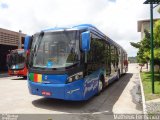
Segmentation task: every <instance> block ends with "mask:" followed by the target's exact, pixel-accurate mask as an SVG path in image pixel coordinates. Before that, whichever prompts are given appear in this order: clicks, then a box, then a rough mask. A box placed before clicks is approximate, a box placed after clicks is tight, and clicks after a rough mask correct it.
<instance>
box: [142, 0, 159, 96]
mask: <svg viewBox="0 0 160 120" xmlns="http://www.w3.org/2000/svg"><path fill="white" fill-rule="evenodd" d="M144 4H150V31H151V37H150V39H151V74H152V75H151V80H152V93H153V94H154V46H153V9H154V8H155V7H157V5H159V4H160V0H146V1H145V2H144ZM153 4H156V6H155V7H153Z"/></svg>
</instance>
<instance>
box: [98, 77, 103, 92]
mask: <svg viewBox="0 0 160 120" xmlns="http://www.w3.org/2000/svg"><path fill="white" fill-rule="evenodd" d="M102 88H103V84H102V81H101V80H99V85H98V91H99V92H100V91H102Z"/></svg>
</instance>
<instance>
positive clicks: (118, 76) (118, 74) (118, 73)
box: [117, 70, 120, 80]
mask: <svg viewBox="0 0 160 120" xmlns="http://www.w3.org/2000/svg"><path fill="white" fill-rule="evenodd" d="M119 78H120V71H119V70H118V72H117V80H119Z"/></svg>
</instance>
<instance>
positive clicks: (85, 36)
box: [81, 31, 91, 52]
mask: <svg viewBox="0 0 160 120" xmlns="http://www.w3.org/2000/svg"><path fill="white" fill-rule="evenodd" d="M81 38H82V40H81V50H82V51H83V52H88V51H89V50H90V41H91V36H90V32H89V31H87V32H83V33H82V34H81Z"/></svg>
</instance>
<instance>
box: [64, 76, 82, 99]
mask: <svg viewBox="0 0 160 120" xmlns="http://www.w3.org/2000/svg"><path fill="white" fill-rule="evenodd" d="M83 85H84V79H80V80H76V81H74V82H72V83H68V84H66V86H65V99H66V100H77V101H78V100H84V95H83V91H84V86H83Z"/></svg>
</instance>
